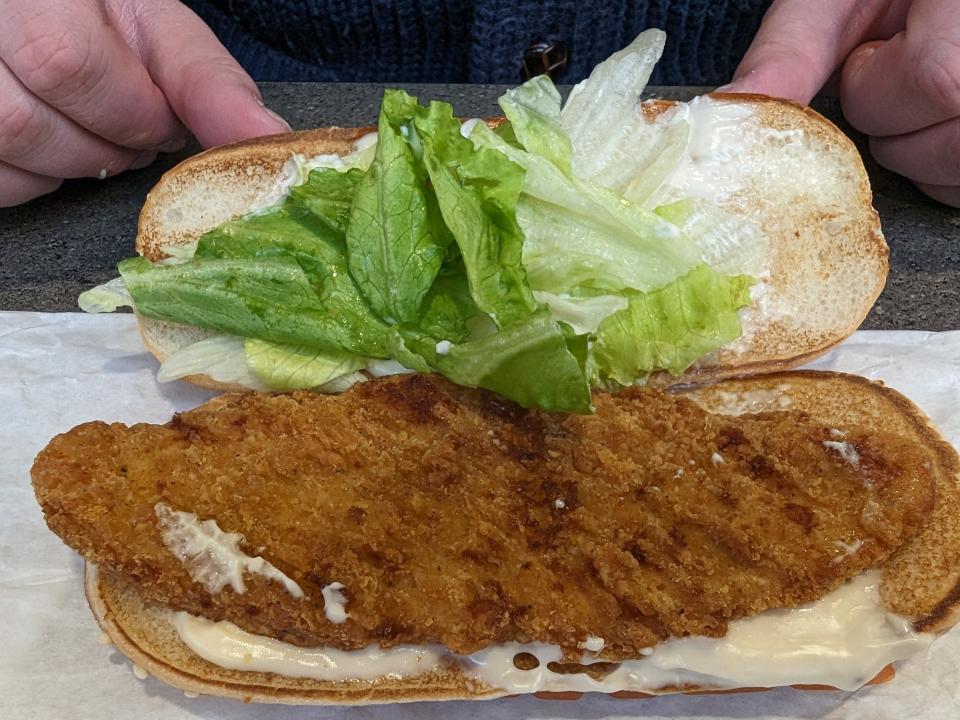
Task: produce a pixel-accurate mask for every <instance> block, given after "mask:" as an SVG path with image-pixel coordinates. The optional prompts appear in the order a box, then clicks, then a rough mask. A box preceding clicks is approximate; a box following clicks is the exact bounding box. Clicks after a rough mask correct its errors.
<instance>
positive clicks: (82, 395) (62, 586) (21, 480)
mask: <svg viewBox="0 0 960 720" xmlns="http://www.w3.org/2000/svg"><path fill="white" fill-rule="evenodd" d="M811 367H816V368H820V369H831V370H841V371H845V372H853V373H859V374H861V375H865V376H867V377H869V378H874V379H882V380H884V381H885V382H886V383H887V384H888V385H890V386H891V387H894V388H896V389H898V390H900V391H901V392H903V393H904V394H906V395H907V396H909V397H910V398H911V399H912V400H913V401H914V402H916V403H917V404H918V405H919V406H920V407H921V408H923V409H924V410H925V411H926V412H927V413H928V414H929V415H930V416H931V418H932V419H933V420H934V422H935V423H936V424H937V425H938V426H939V427H940V428H941V430H942V432H943V433H944V435H945V436H946V437H947V438H948V439H949V440H950V441H951V442H953V443H954V445H958V446H960V332H952V333H921V332H863V333H857V334H856V335H854V337H853V338H852V339H850V340H849V341H847V342H846V343H844V344H843V345H842V346H841V347H840V348H838V349H836V350H835V351H833V352H831V353H830V354H829V355H828V356H826V357H824V358H822V359H820V360H818V361H816V362H815V363H813V364H812V365H811ZM156 368H157V364H156V362H155V361H154V359H153V358H152V357H151V356H150V355H148V354H147V353H146V352H144V350H143V348H142V346H141V344H140V341H139V338H138V337H137V332H136V326H135V323H134V320H133V317H132V316H130V315H108V316H90V315H81V314H73V313H66V314H40V313H0V413H2V418H3V420H2V421H0V511H2V514H0V642H2V647H0V718H16V719H17V720H28V719H30V718H43V719H44V720H49V719H50V718H68V719H70V720H84V719H85V718H140V719H144V720H147V719H154V718H156V719H157V720H159V719H161V718H162V719H163V720H168V719H169V720H172V719H174V718H261V719H265V720H269V719H271V718H285V719H294V720H296V719H298V718H411V719H413V718H417V719H424V720H430V719H431V718H438V719H439V718H450V717H463V718H477V717H497V718H508V719H513V718H538V719H545V718H553V717H557V718H581V717H582V718H615V717H629V716H637V715H642V716H644V717H646V718H661V717H687V718H843V719H844V720H857V719H859V718H865V719H866V718H870V719H871V720H876V719H878V718H891V719H893V718H896V719H897V720H901V719H902V718H920V717H922V718H926V719H929V720H936V719H939V718H943V719H944V720H947V719H949V720H955V718H957V717H958V708H960V630H958V631H956V632H953V633H951V634H948V635H947V636H945V637H943V638H941V639H940V640H938V641H937V642H936V643H934V645H933V647H932V649H931V650H930V651H929V652H928V653H927V654H925V655H922V656H919V657H914V658H912V659H910V660H908V661H906V662H904V663H901V664H900V665H899V666H898V668H897V678H896V680H894V681H893V682H892V683H889V684H886V685H881V686H878V687H872V688H865V689H863V690H861V691H859V692H857V693H843V692H799V691H795V690H791V689H780V690H773V691H770V692H765V693H750V694H743V695H716V696H697V697H691V696H676V697H663V698H656V699H652V700H614V699H610V698H606V697H604V696H597V695H587V696H585V697H584V698H583V699H582V700H579V701H576V702H561V701H545V700H537V699H535V698H530V697H525V698H524V697H521V698H511V699H504V700H496V701H493V703H492V704H491V703H416V704H414V705H396V706H382V707H367V708H343V709H337V708H290V707H282V706H249V705H243V704H242V703H239V702H234V701H226V700H217V699H213V698H198V699H188V698H186V697H184V695H183V694H182V693H181V692H179V691H177V690H174V689H172V688H170V687H167V686H166V685H163V684H162V683H160V682H158V681H157V680H155V679H153V678H148V679H147V680H146V681H142V680H138V679H136V678H135V677H134V675H133V673H132V672H131V667H130V663H129V662H128V661H127V660H126V659H124V658H123V657H122V656H121V655H120V654H119V653H118V652H117V651H116V650H114V649H113V648H112V647H110V646H107V645H104V644H102V643H101V642H100V636H101V635H100V630H99V628H97V626H96V623H95V622H94V620H93V618H92V616H91V615H90V611H89V610H88V609H87V606H86V601H85V600H84V597H83V591H82V562H81V561H80V559H79V558H78V557H77V556H76V555H75V554H74V553H73V552H72V551H70V550H69V549H67V548H66V547H65V546H64V545H63V544H62V543H61V542H60V540H59V538H57V537H56V536H54V535H53V534H52V533H51V532H49V531H48V530H47V528H46V526H45V525H44V523H43V518H42V516H41V513H40V510H39V507H38V506H37V504H36V501H35V500H34V497H33V490H32V488H31V487H30V476H29V470H30V465H31V463H32V461H33V457H34V455H36V453H37V452H38V451H39V450H40V449H41V448H43V447H44V446H45V445H46V444H47V442H48V441H49V440H50V438H51V437H53V436H54V435H55V434H57V433H60V432H63V431H66V430H68V429H70V428H71V427H73V426H74V425H77V424H79V423H82V422H86V421H89V420H104V421H107V422H111V421H120V422H125V423H135V422H152V423H157V422H166V421H167V420H169V419H170V416H171V414H172V413H173V412H174V411H177V410H183V409H187V408H191V407H194V406H196V405H199V404H200V403H202V402H203V401H205V400H206V399H208V398H209V397H211V396H212V393H209V392H207V391H204V390H200V389H198V388H194V387H191V386H188V385H185V384H183V383H172V384H170V385H159V384H157V382H156V381H155V379H154V373H155V372H156Z"/></svg>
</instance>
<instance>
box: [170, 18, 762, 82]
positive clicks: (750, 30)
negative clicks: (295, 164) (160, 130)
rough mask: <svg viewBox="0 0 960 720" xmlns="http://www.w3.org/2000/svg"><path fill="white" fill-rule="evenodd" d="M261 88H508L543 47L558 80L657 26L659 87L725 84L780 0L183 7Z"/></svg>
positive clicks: (570, 78) (577, 75)
mask: <svg viewBox="0 0 960 720" xmlns="http://www.w3.org/2000/svg"><path fill="white" fill-rule="evenodd" d="M186 1H187V5H189V6H191V7H192V8H193V9H194V10H195V11H196V12H197V13H198V14H199V15H200V16H201V17H202V18H203V19H204V20H205V21H206V22H207V23H208V24H209V25H210V26H211V27H212V28H213V30H214V32H216V33H217V35H218V36H219V37H220V39H221V41H222V42H223V43H224V45H226V47H227V49H229V50H230V52H231V53H233V55H234V56H235V57H236V58H237V59H238V60H239V61H240V64H241V65H243V66H244V68H246V70H247V71H248V72H249V73H250V74H251V75H252V76H253V77H254V79H256V80H287V81H298V80H300V81H302V80H317V81H353V82H440V83H462V82H475V83H510V84H514V83H517V82H519V81H520V79H521V78H520V64H521V60H522V58H523V53H524V50H526V48H527V47H528V46H529V45H530V44H531V42H534V41H536V40H547V41H559V42H564V43H565V44H566V46H567V51H568V54H569V62H568V66H567V71H566V73H565V74H564V75H563V76H562V77H560V78H559V81H560V82H566V83H573V82H578V81H579V80H581V79H583V78H584V77H585V76H586V75H587V74H588V73H589V72H590V69H591V68H592V67H593V66H594V65H596V64H597V63H598V62H600V61H601V60H603V59H604V58H606V57H607V56H609V55H610V54H611V53H612V52H614V51H615V50H618V49H619V48H621V47H623V46H624V45H626V44H627V43H629V42H630V40H632V39H633V38H634V37H635V36H636V35H637V34H638V33H639V32H640V31H642V30H644V29H646V28H650V27H659V28H662V29H664V30H666V32H667V38H668V39H667V47H666V50H665V51H664V54H663V59H662V60H661V61H660V64H659V65H658V66H657V69H656V71H655V72H654V75H653V78H652V82H653V83H654V84H664V85H717V84H721V83H724V82H727V81H728V80H729V79H730V76H731V75H732V73H733V71H734V69H735V68H736V66H737V63H738V62H739V60H740V58H741V57H742V56H743V53H744V52H745V51H746V49H747V46H748V45H749V44H750V40H751V39H752V38H753V35H754V34H755V33H756V31H757V28H758V27H759V26H760V20H761V18H762V17H763V13H764V12H765V11H766V9H767V7H768V6H769V5H770V1H771V0H672V1H671V0H633V2H631V1H630V0H607V1H602V2H601V1H598V2H591V1H590V0H519V1H517V2H507V1H506V0H461V1H459V2H457V1H455V0H360V1H358V2H350V0H300V1H299V2H297V1H296V0H186Z"/></svg>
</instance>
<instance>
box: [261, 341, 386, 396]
mask: <svg viewBox="0 0 960 720" xmlns="http://www.w3.org/2000/svg"><path fill="white" fill-rule="evenodd" d="M244 352H245V353H246V360H247V364H248V365H249V366H250V369H251V370H252V371H253V373H254V374H255V375H256V376H257V378H259V380H260V381H261V382H263V383H264V384H265V385H267V386H268V387H270V388H271V389H273V390H300V389H307V388H316V387H320V386H322V385H325V384H327V383H328V382H330V381H331V380H336V379H337V378H339V377H343V376H344V375H349V374H350V373H354V372H356V371H357V370H360V369H362V368H363V367H364V366H365V365H366V364H367V361H366V360H365V359H364V358H361V357H357V356H356V355H350V354H348V353H341V352H335V351H332V350H326V351H324V352H317V351H316V350H311V349H310V348H306V347H304V346H302V345H299V346H292V345H280V344H277V343H272V342H268V341H266V340H257V339H256V338H247V340H246V342H245V343H244Z"/></svg>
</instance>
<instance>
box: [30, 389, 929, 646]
mask: <svg viewBox="0 0 960 720" xmlns="http://www.w3.org/2000/svg"><path fill="white" fill-rule="evenodd" d="M595 405H596V409H597V412H596V415H593V416H575V415H549V414H546V413H542V412H538V411H530V410H524V409H522V408H519V407H518V406H515V405H513V404H510V403H507V402H505V401H503V400H502V399H499V398H497V397H496V396H494V395H492V394H490V393H486V392H483V391H475V390H467V389H464V388H460V387H456V386H454V385H452V384H450V383H448V382H446V381H444V380H442V379H439V378H436V377H431V376H404V377H398V378H391V379H385V380H381V381H376V382H370V383H364V384H361V385H359V386H357V387H355V388H353V389H352V390H350V391H349V392H347V393H345V394H344V395H340V396H323V395H316V394H313V393H309V392H296V393H292V394H284V395H262V394H239V395H227V396H223V397H221V398H217V399H216V400H213V401H211V402H210V403H208V404H207V405H204V406H202V407H200V408H197V409H196V410H192V411H189V412H185V413H182V414H180V415H177V416H176V417H174V419H173V420H172V421H171V422H170V423H168V424H166V425H163V426H156V425H135V426H132V427H127V426H125V425H121V424H114V425H106V424H104V423H87V424H85V425H81V426H79V427H77V428H74V429H73V430H71V431H70V432H68V433H65V434H63V435H60V436H58V437H57V438H55V439H54V440H53V441H52V442H51V443H50V445H49V446H48V447H47V448H46V449H45V450H44V451H43V452H41V453H40V455H39V456H38V458H37V460H36V463H35V465H34V467H33V482H34V488H35V490H36V494H37V497H38V499H39V501H40V504H41V505H42V507H43V511H44V514H45V516H46V519H47V523H48V524H49V526H50V528H51V529H52V530H53V531H54V532H56V533H57V534H59V535H60V536H61V537H62V538H63V539H64V541H65V542H66V543H67V544H68V545H70V546H71V547H73V548H75V549H76V550H77V551H79V552H80V553H81V554H82V555H83V556H84V557H85V558H86V559H88V560H90V561H92V562H94V563H96V564H97V565H100V566H102V567H104V568H107V569H112V570H114V571H116V572H120V573H122V574H124V575H125V576H127V577H129V578H132V579H133V580H134V581H136V582H137V583H138V584H139V585H140V587H141V588H142V591H143V592H144V593H145V594H146V595H147V596H148V597H149V598H152V599H153V600H155V601H157V602H160V603H164V604H166V605H169V606H171V607H173V608H177V609H182V610H186V611H188V612H191V613H194V614H198V615H203V616H205V617H208V618H211V619H214V620H220V619H229V620H231V621H232V622H234V623H236V624H237V625H239V626H240V627H242V628H244V629H247V630H249V631H251V632H255V633H260V634H264V635H270V636H273V637H278V638H281V639H283V640H286V641H288V642H293V643H296V644H300V645H333V646H336V647H341V648H359V647H363V646H366V645H368V644H370V643H371V642H380V643H381V644H383V645H392V644H396V643H440V644H443V645H445V646H447V647H448V648H450V649H451V650H453V651H455V652H458V653H469V652H472V651H475V650H478V649H480V648H483V647H486V646H488V645H490V644H491V643H500V642H507V641H518V642H531V641H539V642H546V643H552V644H557V645H560V646H562V647H563V648H565V650H567V651H568V655H569V656H570V657H574V656H578V653H579V651H577V650H576V648H577V645H578V643H580V642H582V641H583V640H584V639H585V638H586V637H587V636H599V637H602V638H604V639H605V640H606V647H605V649H604V652H603V657H605V658H608V659H618V658H623V657H636V656H638V655H639V654H640V651H641V650H642V649H643V648H647V647H650V646H653V645H655V644H657V643H658V642H660V641H662V640H663V639H665V638H667V637H669V636H685V635H690V634H699V635H707V636H714V637H716V636H722V635H723V634H724V633H725V632H726V627H727V623H728V622H729V621H730V620H733V619H736V618H739V617H744V616H749V615H753V614H755V613H758V612H760V611H762V610H765V609H768V608H775V607H790V606H795V605H798V604H801V603H805V602H808V601H812V600H814V599H816V598H818V597H820V596H822V595H823V594H825V593H826V592H828V591H830V590H831V589H833V588H835V587H836V586H838V585H839V584H840V583H841V582H842V581H843V580H844V579H846V578H849V577H851V576H853V575H856V574H858V573H860V572H861V571H863V570H864V569H866V568H869V567H874V566H877V565H879V564H881V563H882V562H883V561H884V560H885V559H886V558H887V557H888V556H889V555H890V554H891V553H892V552H893V551H894V550H895V549H896V548H897V547H899V546H900V545H901V544H902V543H903V542H904V541H905V540H906V539H907V538H909V537H910V536H911V535H912V534H913V533H914V532H915V531H916V529H917V526H918V524H919V523H920V521H921V520H922V519H923V517H924V516H925V515H926V514H927V513H928V512H929V511H930V510H931V509H932V506H933V503H934V487H933V478H932V476H931V472H930V469H929V467H927V466H926V458H925V456H924V455H923V453H922V450H921V449H918V448H914V447H912V446H911V445H910V444H909V443H906V442H904V441H902V440H901V439H900V438H898V437H896V436H892V435H889V434H885V433H883V432H882V431H879V430H870V429H866V428H855V427H848V428H843V432H844V434H843V436H842V440H841V439H840V437H841V436H840V434H839V433H838V432H837V430H836V429H833V428H828V427H824V426H822V425H819V424H817V423H816V422H814V421H812V420H811V419H810V418H809V417H808V416H806V415H803V414H802V413H797V412H777V413H768V414H761V415H750V416H744V417H741V418H731V417H727V416H720V415H711V414H709V413H707V412H705V411H704V410H702V409H701V408H699V407H698V406H697V405H695V404H694V403H692V402H690V401H688V400H686V399H684V398H683V397H676V396H672V395H669V394H665V393H663V392H660V391H656V390H648V389H640V388H635V389H630V390H626V391H624V392H622V393H620V394H618V395H608V394H603V393H598V394H596V396H595ZM851 451H853V452H852V453H851ZM161 502H162V503H165V504H167V505H169V506H170V507H171V508H173V509H175V510H182V511H189V512H195V513H197V514H198V516H199V517H200V518H201V519H214V520H215V521H216V522H217V524H218V525H219V527H220V528H221V529H223V530H224V531H226V532H235V533H242V534H243V536H244V538H245V540H244V542H243V544H242V547H243V549H244V551H245V552H247V553H248V554H250V555H262V556H263V557H264V558H266V559H267V560H268V561H269V562H271V563H273V565H275V566H276V567H277V568H279V569H280V570H281V571H282V572H283V573H285V574H287V575H288V576H289V577H291V578H293V579H294V580H295V581H296V582H297V583H298V584H299V585H300V587H301V588H303V590H304V592H305V593H306V597H305V598H304V599H296V598H294V597H292V596H291V595H290V594H289V593H288V592H287V591H286V590H284V588H283V587H282V585H280V584H279V583H276V582H271V581H269V580H267V579H264V578H263V577H260V576H258V575H252V574H249V573H248V574H247V575H246V577H245V580H246V584H247V591H246V592H245V593H243V594H238V593H236V592H234V591H233V590H232V589H231V588H230V587H227V588H225V589H224V590H222V591H221V592H219V593H216V594H210V593H208V592H207V591H206V590H205V589H204V587H203V586H202V585H201V584H199V583H197V582H194V581H192V580H191V578H190V576H189V575H188V573H187V570H186V569H185V568H184V566H183V565H182V564H181V563H180V561H179V560H178V559H177V558H176V557H175V556H174V555H173V554H172V553H171V552H170V550H169V549H168V548H167V547H166V546H165V545H164V543H163V540H162V538H161V530H160V528H159V527H158V521H157V515H156V513H155V506H156V504H157V503H161ZM332 582H340V583H343V585H344V586H345V590H344V591H343V593H344V595H345V596H346V598H347V600H348V602H347V606H346V609H347V612H348V613H349V618H348V619H347V621H346V622H345V623H343V624H333V623H331V622H330V621H329V620H327V618H326V616H325V614H324V601H323V598H322V595H321V588H322V587H323V586H325V585H328V584H330V583H332Z"/></svg>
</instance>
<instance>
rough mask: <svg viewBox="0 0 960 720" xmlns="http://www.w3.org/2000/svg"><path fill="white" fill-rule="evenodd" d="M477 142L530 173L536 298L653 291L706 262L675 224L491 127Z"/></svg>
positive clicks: (524, 218)
mask: <svg viewBox="0 0 960 720" xmlns="http://www.w3.org/2000/svg"><path fill="white" fill-rule="evenodd" d="M470 139H471V140H473V141H474V142H475V143H477V144H478V145H479V146H480V147H485V148H491V149H494V150H497V151H499V152H501V153H503V154H505V155H506V156H507V157H509V158H510V159H511V160H513V161H514V162H515V163H517V164H518V165H520V166H522V167H523V168H524V169H525V170H526V176H525V178H524V184H523V195H522V196H521V197H520V200H519V202H518V203H517V213H516V217H517V221H518V223H519V224H520V227H521V228H522V229H523V234H524V238H525V240H524V245H523V265H524V267H525V268H526V271H527V276H528V278H529V282H530V285H531V287H533V288H534V289H535V290H542V291H546V292H553V293H561V292H568V291H570V290H572V289H573V288H575V287H576V286H578V285H580V284H584V283H586V284H590V285H592V286H594V287H599V288H605V289H610V290H620V289H623V288H632V289H635V290H640V291H647V290H652V289H655V288H657V287H661V286H662V285H664V284H666V283H668V282H671V281H673V280H674V279H676V278H678V277H680V276H681V275H683V274H684V273H686V272H687V271H688V270H689V269H690V268H691V267H693V266H694V265H695V264H697V262H699V260H700V256H699V253H698V252H697V248H696V246H695V245H694V244H693V243H692V242H691V241H690V239H689V238H687V237H686V236H685V235H683V233H682V232H681V231H680V230H679V229H678V228H677V227H676V226H675V225H673V224H672V223H670V222H668V221H667V220H665V219H664V218H661V217H660V216H658V215H656V214H655V213H653V212H651V211H649V210H645V209H644V208H642V207H640V206H639V205H634V204H633V203H630V202H627V201H625V200H624V199H623V198H622V197H620V196H619V195H617V194H616V193H614V192H612V191H610V190H608V189H606V188H603V187H601V186H599V185H596V184H594V183H590V182H588V181H583V180H579V179H577V178H576V177H573V176H568V175H566V174H564V172H563V171H562V170H561V169H560V168H558V167H557V166H556V165H554V164H553V163H551V162H549V161H548V160H546V159H545V158H543V157H541V156H539V155H534V154H532V153H528V152H525V151H523V150H518V149H517V148H515V147H513V146H511V145H509V144H507V143H506V142H504V141H503V140H502V139H501V138H500V137H498V136H497V135H496V134H495V133H493V132H492V131H490V129H489V128H487V127H486V126H484V125H478V126H476V127H475V128H474V130H473V132H472V133H471V135H470Z"/></svg>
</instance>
